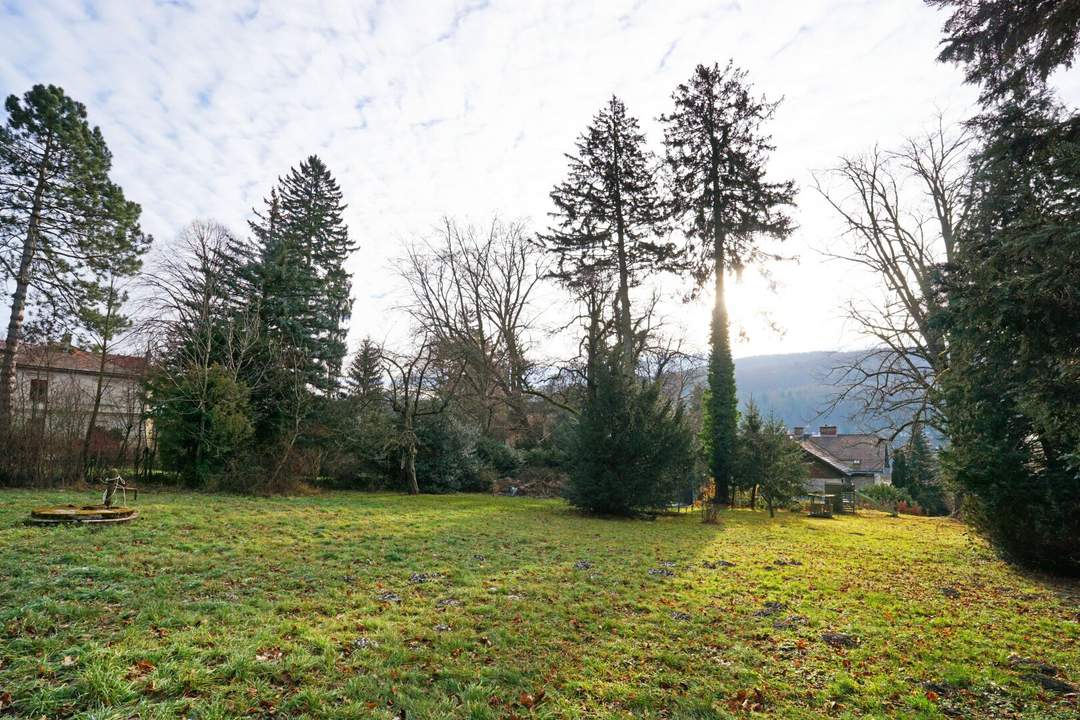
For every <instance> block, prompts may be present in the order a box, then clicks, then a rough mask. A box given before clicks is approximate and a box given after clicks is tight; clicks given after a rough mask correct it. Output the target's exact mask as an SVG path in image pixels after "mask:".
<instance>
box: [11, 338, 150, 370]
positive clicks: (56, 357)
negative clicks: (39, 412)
mask: <svg viewBox="0 0 1080 720" xmlns="http://www.w3.org/2000/svg"><path fill="white" fill-rule="evenodd" d="M3 348H4V342H3V341H2V340H0V350H2V349H3ZM15 365H16V366H22V367H28V368H35V369H49V370H71V371H74V372H88V373H97V372H98V371H99V370H100V369H101V356H100V355H98V354H97V353H92V352H88V351H86V350H80V349H78V348H74V347H70V346H63V345H27V344H26V343H23V344H21V345H20V346H19V350H18V352H17V353H16V355H15ZM146 366H147V362H146V358H144V357H138V356H136V355H114V354H112V353H110V354H108V355H106V356H105V372H106V373H109V374H113V375H140V374H142V373H143V371H145V370H146Z"/></svg>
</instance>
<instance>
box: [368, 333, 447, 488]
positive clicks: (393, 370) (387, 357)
mask: <svg viewBox="0 0 1080 720" xmlns="http://www.w3.org/2000/svg"><path fill="white" fill-rule="evenodd" d="M382 360H383V364H384V367H385V369H386V375H387V377H388V378H389V380H390V392H389V394H388V399H389V400H390V407H391V408H392V409H393V411H394V412H395V413H397V416H398V420H399V422H400V429H399V435H398V447H399V449H400V452H401V471H402V472H403V473H404V475H405V480H406V482H407V483H408V485H409V494H410V495H418V494H419V493H420V485H419V484H418V483H417V481H416V452H417V439H416V421H417V419H418V418H421V417H424V416H427V415H439V414H441V413H443V412H445V411H446V409H447V407H449V405H450V402H451V400H452V399H453V397H454V393H455V391H456V390H457V387H458V384H459V383H460V381H461V379H462V376H463V374H464V373H465V366H466V362H464V361H463V360H461V359H459V358H451V359H450V360H449V362H447V359H446V358H445V357H444V356H443V355H442V354H441V353H440V352H439V347H438V342H437V341H436V339H435V338H434V337H433V336H430V335H425V336H424V337H423V338H422V340H421V341H420V344H419V346H418V347H417V348H416V349H415V351H413V352H410V353H407V354H402V353H392V352H389V351H386V350H383V352H382Z"/></svg>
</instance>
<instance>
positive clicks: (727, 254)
mask: <svg viewBox="0 0 1080 720" xmlns="http://www.w3.org/2000/svg"><path fill="white" fill-rule="evenodd" d="M751 90H752V89H751V87H750V85H749V84H748V83H747V81H746V73H745V71H743V70H740V69H738V68H736V67H735V66H734V65H733V64H732V63H730V62H729V63H728V64H727V66H726V67H724V68H721V67H720V66H719V65H713V66H712V67H706V66H705V65H698V67H697V69H696V70H695V71H694V74H693V76H692V77H691V78H690V81H689V82H688V83H683V84H680V85H679V86H678V87H676V89H675V92H674V94H673V95H672V100H673V102H674V104H675V109H674V111H673V112H671V113H670V114H669V115H664V116H662V117H661V118H660V120H661V121H662V122H663V123H664V124H665V131H664V145H665V148H666V157H667V163H668V166H669V167H670V169H671V171H672V175H673V181H672V182H673V193H674V205H675V208H674V209H675V214H676V218H677V219H678V221H679V225H680V226H681V229H682V231H683V233H684V234H685V235H686V237H687V238H688V240H689V245H688V252H689V255H690V256H691V262H692V268H693V271H694V274H695V276H696V277H697V279H698V281H699V282H700V283H704V282H706V281H707V280H708V278H709V277H712V278H713V281H714V289H715V301H714V305H713V314H712V326H711V331H710V354H709V389H710V396H709V403H710V405H709V413H708V415H707V417H708V422H709V425H708V427H707V430H708V432H709V434H710V435H711V442H710V443H709V448H710V455H711V457H710V462H709V469H710V471H711V472H712V476H713V481H714V483H715V486H716V492H715V495H714V506H715V505H716V504H718V503H722V502H724V501H725V500H726V499H727V497H728V492H729V485H730V482H731V473H732V462H733V457H734V451H735V436H736V422H737V400H736V396H735V363H734V361H733V360H732V357H731V340H730V337H729V330H728V310H727V304H726V301H725V299H724V278H725V275H726V273H727V272H728V271H729V270H730V269H733V268H734V269H739V268H741V267H743V266H744V265H746V264H748V263H752V262H756V261H760V260H763V259H765V257H767V255H766V254H765V253H763V252H762V250H761V249H760V248H759V246H758V241H759V239H760V238H761V237H763V236H767V237H773V238H778V239H783V238H785V237H787V236H788V235H789V234H790V233H791V230H792V222H791V219H790V218H789V217H788V216H787V215H785V214H784V212H783V207H784V206H790V205H793V204H794V199H795V186H794V184H793V183H792V182H791V181H785V182H770V181H768V180H767V179H766V177H765V176H766V165H767V163H768V159H769V154H770V153H771V152H772V150H773V149H774V147H773V145H772V143H771V138H770V137H769V136H768V135H766V134H765V133H764V130H763V126H764V124H765V123H766V122H768V121H769V120H770V119H771V118H772V116H773V114H774V112H775V110H776V107H777V103H770V102H767V101H766V100H765V99H764V98H756V97H754V96H753V95H752V94H751ZM714 515H715V507H714V508H713V512H711V513H707V514H706V519H712V518H713V517H714Z"/></svg>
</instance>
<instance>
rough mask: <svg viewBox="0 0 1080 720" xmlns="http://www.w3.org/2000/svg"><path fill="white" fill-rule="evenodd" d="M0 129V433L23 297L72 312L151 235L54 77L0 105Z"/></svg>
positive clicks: (134, 258) (136, 257) (120, 271)
mask: <svg viewBox="0 0 1080 720" xmlns="http://www.w3.org/2000/svg"><path fill="white" fill-rule="evenodd" d="M5 109H6V110H7V114H8V118H7V122H6V124H5V125H3V126H2V127H0V268H2V272H0V278H3V279H4V280H5V281H7V280H9V279H10V280H13V281H14V292H13V293H12V296H11V309H10V317H9V321H8V326H7V335H6V338H5V342H4V347H3V353H2V362H0V435H2V434H6V431H7V429H8V428H9V427H10V424H11V419H12V417H11V416H12V403H11V401H12V397H13V394H14V389H15V356H16V354H17V352H18V349H19V343H20V341H21V337H22V322H23V317H24V314H25V312H26V308H27V306H28V304H29V303H32V302H35V301H37V302H41V303H44V304H47V305H49V306H50V308H51V310H52V311H53V312H55V313H60V314H68V315H74V314H76V313H77V312H78V310H79V308H82V307H83V306H85V305H86V304H87V300H88V299H89V298H90V297H91V296H93V295H96V294H99V293H101V292H103V289H102V286H101V282H100V281H99V280H96V279H93V278H103V277H106V276H115V277H123V276H125V275H131V274H133V273H134V272H136V271H137V270H138V267H139V264H140V257H141V255H142V254H143V253H144V252H145V251H146V249H147V248H148V246H149V243H150V238H149V237H148V236H145V235H143V234H142V232H141V231H140V230H139V213H140V208H139V206H138V205H137V204H135V203H133V202H130V201H128V200H126V199H125V198H124V194H123V191H122V190H121V189H120V188H119V186H117V185H116V184H115V183H113V182H112V181H111V180H109V170H110V168H111V164H112V155H111V153H110V152H109V149H108V147H107V146H106V144H105V139H104V137H102V134H101V131H100V130H99V129H98V128H96V127H95V128H91V127H90V125H89V123H88V122H87V119H86V108H85V107H84V106H83V105H82V103H79V102H76V101H75V100H72V99H71V98H70V97H68V96H67V95H65V94H64V91H63V90H62V89H61V88H58V87H56V86H54V85H49V86H44V85H35V86H34V87H33V88H32V89H30V90H29V91H28V92H27V93H26V94H25V95H23V97H22V100H21V101H20V99H19V98H18V97H16V96H15V95H11V96H9V97H8V98H7V101H6V103H5Z"/></svg>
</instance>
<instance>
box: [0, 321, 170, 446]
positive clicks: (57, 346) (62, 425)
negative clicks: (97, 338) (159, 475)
mask: <svg viewBox="0 0 1080 720" xmlns="http://www.w3.org/2000/svg"><path fill="white" fill-rule="evenodd" d="M3 347H4V345H3V342H2V341H0V350H2V349H3ZM148 367H149V363H148V358H146V357H138V356H133V355H115V354H109V355H106V356H105V358H104V363H102V357H101V355H100V354H98V353H92V352H87V351H86V350H80V349H79V348H76V347H74V346H72V345H71V343H70V341H69V340H68V339H66V338H65V340H64V341H62V342H58V343H49V344H26V343H23V344H20V346H19V349H18V351H17V353H16V356H15V396H14V398H13V412H14V416H15V419H16V422H19V421H21V422H19V425H20V426H21V427H22V428H23V430H24V432H25V433H26V437H27V438H37V439H38V440H39V441H40V442H43V443H44V446H45V447H48V448H50V452H51V454H53V455H56V454H58V453H60V454H63V453H68V454H70V453H71V452H72V448H78V447H81V445H82V442H83V441H84V438H85V437H86V429H87V424H88V423H89V421H90V417H91V415H92V414H93V409H94V398H95V396H96V394H97V389H98V382H99V379H100V382H101V402H100V404H99V406H98V411H97V416H96V418H95V420H94V431H93V432H92V433H91V443H92V448H91V450H92V452H93V453H94V454H95V455H97V456H100V457H108V458H113V457H117V459H119V457H121V456H123V455H128V456H129V457H130V455H131V453H133V452H141V451H142V448H143V447H145V446H146V445H147V443H148V440H149V435H150V430H149V428H148V425H147V421H146V419H145V412H144V411H145V407H144V393H143V389H142V387H143V386H142V383H143V379H144V378H145V375H146V371H147V369H148Z"/></svg>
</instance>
